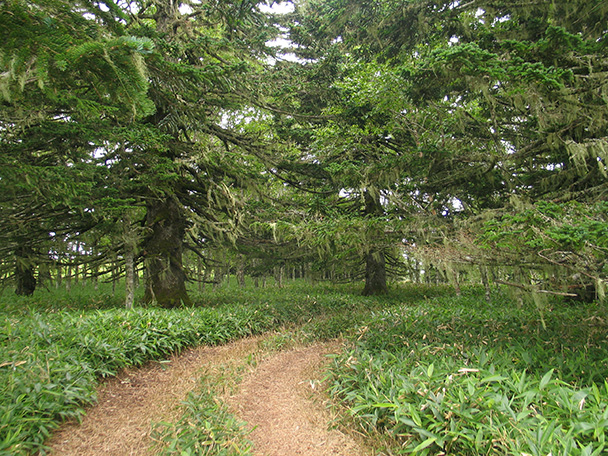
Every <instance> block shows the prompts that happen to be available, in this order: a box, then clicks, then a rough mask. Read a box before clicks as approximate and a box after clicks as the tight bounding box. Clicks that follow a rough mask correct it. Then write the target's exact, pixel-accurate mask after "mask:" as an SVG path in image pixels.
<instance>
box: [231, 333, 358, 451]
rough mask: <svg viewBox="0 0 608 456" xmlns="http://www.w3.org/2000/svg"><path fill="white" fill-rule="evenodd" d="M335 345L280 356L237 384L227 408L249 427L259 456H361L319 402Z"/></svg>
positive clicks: (265, 362)
mask: <svg viewBox="0 0 608 456" xmlns="http://www.w3.org/2000/svg"><path fill="white" fill-rule="evenodd" d="M335 350H337V347H336V346H335V345H328V344H324V345H314V346H310V347H306V348H300V349H294V350H290V351H286V352H281V353H279V354H277V355H275V356H273V357H271V358H269V359H267V360H265V361H264V362H262V363H261V364H260V365H259V366H258V368H257V369H256V370H255V371H253V372H252V374H251V375H250V376H249V377H248V378H246V379H245V380H244V381H243V383H241V385H240V388H239V393H238V394H237V395H235V396H233V397H231V398H229V400H228V402H229V403H230V404H231V405H232V407H233V408H234V409H235V410H236V411H237V414H238V415H239V416H240V417H241V418H242V419H244V420H245V421H246V422H248V423H249V425H250V426H252V427H253V430H252V432H251V434H250V439H251V440H252V441H253V442H254V450H255V451H254V454H255V455H260V456H262V455H263V456H286V455H309V456H331V455H341V456H358V455H363V454H366V453H364V451H363V449H362V448H360V447H359V445H358V444H357V442H355V440H353V438H352V437H351V436H349V435H346V434H344V433H342V432H341V431H339V430H338V429H329V424H330V423H331V421H332V418H331V416H330V414H329V412H328V410H327V407H325V406H324V405H323V404H322V403H321V402H320V400H319V399H320V398H322V397H323V396H322V395H319V394H315V393H318V389H319V388H320V382H319V380H318V378H319V372H320V370H321V368H322V366H323V364H324V362H325V361H326V357H325V355H326V354H328V353H331V352H333V351H335Z"/></svg>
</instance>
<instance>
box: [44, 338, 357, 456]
mask: <svg viewBox="0 0 608 456" xmlns="http://www.w3.org/2000/svg"><path fill="white" fill-rule="evenodd" d="M261 339H262V338H261V337H256V338H248V339H244V340H240V341H237V342H233V343H231V344H227V345H225V346H221V347H200V348H196V349H191V350H188V351H186V352H184V353H182V354H181V355H180V356H176V357H173V358H172V359H171V360H170V362H166V363H152V364H150V365H149V366H147V367H145V368H141V369H131V370H127V371H125V372H123V373H121V374H120V375H119V376H117V377H116V378H113V379H110V380H109V381H107V382H106V383H105V384H104V385H103V386H102V387H101V389H100V391H99V394H98V398H99V401H98V404H97V405H96V406H94V407H92V408H90V409H89V410H88V412H87V415H86V416H85V417H84V418H83V421H82V423H81V424H78V423H70V424H66V425H64V426H62V427H61V428H60V429H59V430H58V431H57V432H56V433H55V434H54V435H53V437H52V439H51V440H50V441H49V442H47V444H48V445H49V446H50V447H51V449H52V450H51V454H52V455H55V456H72V455H74V456H76V455H78V456H97V455H111V456H139V455H151V454H153V452H152V450H151V445H152V443H153V442H152V440H151V437H150V431H151V425H152V424H153V423H158V422H160V421H173V420H175V419H176V418H177V416H178V413H179V408H178V405H179V403H180V401H181V400H183V399H184V398H185V397H186V395H187V393H188V392H189V391H191V390H192V389H195V388H197V387H198V386H199V385H200V383H199V378H200V376H201V375H202V373H203V371H207V372H209V371H210V370H213V368H214V366H220V365H224V364H226V363H231V362H233V363H234V362H237V361H239V360H244V359H247V358H248V357H249V358H250V357H251V356H252V355H255V354H256V353H259V342H260V340H261ZM337 349H338V347H337V345H335V344H333V345H331V344H323V345H321V344H319V345H314V346H311V347H307V348H300V349H293V350H289V351H285V352H279V353H276V354H273V355H271V356H269V357H267V358H266V359H264V360H262V361H261V362H260V363H259V364H258V366H257V368H256V369H252V371H251V372H250V373H249V374H248V375H247V376H246V378H245V380H244V381H243V383H242V384H241V386H240V387H239V392H238V393H237V394H236V395H234V396H231V397H229V398H226V399H227V401H228V403H229V404H230V405H231V406H232V407H233V409H234V410H235V413H237V415H240V417H241V418H242V419H243V420H245V421H247V422H248V423H249V425H250V426H251V427H253V428H254V431H253V432H252V434H251V435H250V437H249V438H250V440H252V441H253V443H254V446H255V448H256V451H257V452H256V453H255V454H256V455H260V456H262V455H263V456H275V455H281V456H287V455H308V456H326V455H344V456H346V455H348V456H356V455H360V454H363V453H362V452H361V450H360V449H359V448H358V447H357V445H356V444H355V442H353V441H352V440H351V439H349V438H348V437H347V436H346V435H344V434H342V433H341V432H339V431H337V430H331V431H330V430H328V423H329V421H330V420H331V417H330V416H329V415H328V412H327V411H326V409H325V407H324V406H323V405H322V404H320V403H319V401H318V400H313V398H312V397H311V396H312V394H313V393H314V389H315V388H318V383H317V381H313V380H312V379H314V378H319V375H320V372H319V371H320V369H321V366H322V365H323V362H324V361H325V360H326V358H325V356H324V355H325V354H327V353H330V352H332V351H335V350H337ZM317 397H319V395H318V396H317Z"/></svg>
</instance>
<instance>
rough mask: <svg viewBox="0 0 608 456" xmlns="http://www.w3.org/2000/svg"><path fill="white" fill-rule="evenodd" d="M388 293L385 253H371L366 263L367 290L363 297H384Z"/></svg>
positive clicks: (364, 289) (364, 291)
mask: <svg viewBox="0 0 608 456" xmlns="http://www.w3.org/2000/svg"><path fill="white" fill-rule="evenodd" d="M387 293H388V286H387V285H386V264H385V258H384V252H382V251H378V250H376V251H371V252H369V253H368V254H367V258H366V262H365V288H363V293H361V294H362V295H363V296H374V295H384V294H387Z"/></svg>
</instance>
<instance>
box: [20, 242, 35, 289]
mask: <svg viewBox="0 0 608 456" xmlns="http://www.w3.org/2000/svg"><path fill="white" fill-rule="evenodd" d="M32 254H33V252H32V249H31V248H29V247H24V246H20V247H18V248H17V249H16V250H15V282H16V287H15V294H17V295H19V296H31V295H33V294H34V291H36V276H35V275H34V273H35V270H36V268H35V266H34V263H33V261H32Z"/></svg>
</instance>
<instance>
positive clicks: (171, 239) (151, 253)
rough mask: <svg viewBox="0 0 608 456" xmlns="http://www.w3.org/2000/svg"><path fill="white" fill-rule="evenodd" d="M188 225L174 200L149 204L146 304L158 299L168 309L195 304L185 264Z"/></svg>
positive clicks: (146, 252)
mask: <svg viewBox="0 0 608 456" xmlns="http://www.w3.org/2000/svg"><path fill="white" fill-rule="evenodd" d="M186 225H187V222H186V218H185V217H184V214H183V213H182V210H181V207H180V205H179V203H178V202H177V201H176V200H174V199H173V198H165V199H162V200H154V201H152V202H151V203H149V204H148V206H147V214H146V226H147V228H148V229H149V233H150V234H149V235H148V237H147V238H146V242H145V247H144V249H145V253H144V254H145V258H146V268H147V276H146V279H147V280H148V283H147V284H146V293H145V296H144V301H145V302H151V301H152V300H156V302H157V303H158V305H159V306H161V307H166V308H172V307H177V306H179V305H180V304H182V303H183V304H185V305H190V304H191V301H190V297H189V296H188V292H187V291H186V273H185V271H184V268H183V264H182V254H183V250H184V236H185V233H186Z"/></svg>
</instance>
